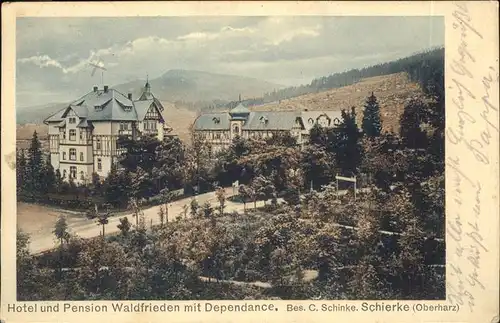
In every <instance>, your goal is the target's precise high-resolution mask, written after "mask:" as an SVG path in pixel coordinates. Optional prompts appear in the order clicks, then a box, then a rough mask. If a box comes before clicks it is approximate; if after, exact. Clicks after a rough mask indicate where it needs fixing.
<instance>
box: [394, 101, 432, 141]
mask: <svg viewBox="0 0 500 323" xmlns="http://www.w3.org/2000/svg"><path fill="white" fill-rule="evenodd" d="M425 110H426V106H425V103H424V102H423V101H422V100H421V99H415V98H412V99H411V100H410V101H409V102H408V103H407V104H406V105H405V109H404V112H403V114H402V115H401V118H400V121H399V123H400V135H401V138H402V140H403V143H404V145H405V146H406V147H408V148H412V149H418V148H427V146H428V139H427V134H426V132H425V131H424V130H423V125H424V121H425V119H424V117H425V113H426V111H425Z"/></svg>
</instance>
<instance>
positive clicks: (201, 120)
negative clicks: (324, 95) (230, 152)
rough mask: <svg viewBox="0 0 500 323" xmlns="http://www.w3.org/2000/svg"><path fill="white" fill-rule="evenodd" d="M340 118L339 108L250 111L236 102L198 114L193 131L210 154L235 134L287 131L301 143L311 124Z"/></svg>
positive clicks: (225, 145) (327, 123)
mask: <svg viewBox="0 0 500 323" xmlns="http://www.w3.org/2000/svg"><path fill="white" fill-rule="evenodd" d="M341 120H342V114H341V112H340V111H250V110H249V109H248V108H247V107H245V106H244V105H243V104H242V103H241V102H240V103H239V104H238V105H237V106H236V107H235V108H234V109H232V110H230V111H229V112H218V113H206V114H202V115H200V116H199V117H198V118H197V119H196V120H195V122H194V132H195V134H197V135H199V136H200V137H201V138H202V140H204V141H205V142H206V143H207V144H208V145H210V147H211V149H212V153H217V152H219V151H221V150H224V149H227V148H229V146H230V145H231V142H232V140H233V139H234V138H235V137H236V136H239V137H241V138H245V139H251V138H256V139H257V138H263V139H265V138H269V137H272V136H273V135H274V134H276V133H279V132H288V133H290V134H291V135H292V136H293V137H295V138H296V139H297V144H299V145H301V146H303V145H304V144H305V143H307V142H308V140H309V131H310V130H311V128H312V127H313V126H314V125H315V124H318V125H319V126H322V127H335V126H337V125H339V124H340V123H341Z"/></svg>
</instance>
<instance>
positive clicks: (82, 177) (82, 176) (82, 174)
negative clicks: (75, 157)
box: [80, 170, 85, 181]
mask: <svg viewBox="0 0 500 323" xmlns="http://www.w3.org/2000/svg"><path fill="white" fill-rule="evenodd" d="M80 179H81V180H82V181H83V180H85V174H84V173H83V170H82V171H81V172H80Z"/></svg>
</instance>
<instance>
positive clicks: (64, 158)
mask: <svg viewBox="0 0 500 323" xmlns="http://www.w3.org/2000/svg"><path fill="white" fill-rule="evenodd" d="M63 160H66V152H65V151H63Z"/></svg>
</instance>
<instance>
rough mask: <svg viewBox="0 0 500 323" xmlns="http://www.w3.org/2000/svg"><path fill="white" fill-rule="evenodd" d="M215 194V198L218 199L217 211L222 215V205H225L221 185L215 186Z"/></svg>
mask: <svg viewBox="0 0 500 323" xmlns="http://www.w3.org/2000/svg"><path fill="white" fill-rule="evenodd" d="M215 196H216V197H217V200H218V201H219V213H220V216H223V215H224V207H225V205H226V191H225V190H224V188H222V187H217V189H216V191H215Z"/></svg>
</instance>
